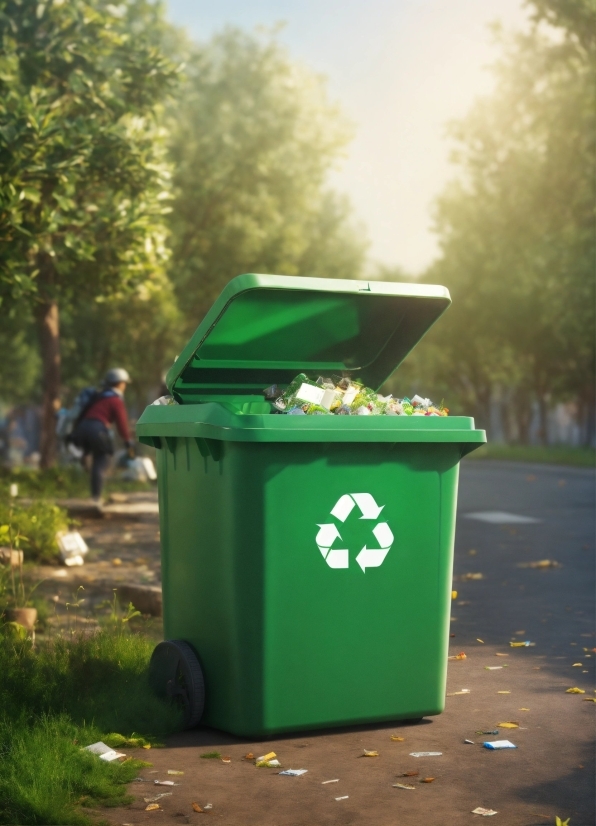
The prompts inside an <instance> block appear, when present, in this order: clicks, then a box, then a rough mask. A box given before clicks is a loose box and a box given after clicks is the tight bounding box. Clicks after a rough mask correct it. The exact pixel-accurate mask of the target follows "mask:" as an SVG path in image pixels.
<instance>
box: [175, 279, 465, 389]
mask: <svg viewBox="0 0 596 826" xmlns="http://www.w3.org/2000/svg"><path fill="white" fill-rule="evenodd" d="M450 303H451V298H450V296H449V291H448V290H447V289H446V288H445V287H439V286H434V285H428V284H415V283H405V284H398V283H392V282H388V281H348V280H340V279H334V278H306V277H295V276H284V275H256V274H246V275H239V276H237V277H236V278H234V279H232V281H230V283H229V284H228V285H227V286H226V287H225V289H224V290H223V292H222V293H221V295H220V296H219V298H218V299H217V301H215V303H214V304H213V306H212V307H211V309H210V310H209V312H208V313H207V315H206V316H205V318H204V319H203V321H202V322H201V323H200V324H199V326H198V327H197V329H196V331H195V333H194V335H193V336H192V338H191V339H190V341H189V342H188V344H187V345H186V347H185V348H184V350H183V351H182V353H181V354H180V356H179V357H178V359H177V360H176V362H175V363H174V365H173V366H172V367H171V368H170V370H169V372H168V375H167V377H166V384H167V386H168V389H169V391H170V393H171V394H172V395H173V396H174V398H175V399H176V400H177V401H178V402H180V403H182V404H184V403H187V404H193V403H197V402H200V401H207V400H209V398H210V397H213V396H216V395H217V396H221V395H243V396H244V395H253V394H260V393H261V392H262V390H263V388H264V387H267V386H268V385H270V384H279V385H282V386H283V385H287V384H289V383H290V381H291V380H292V379H293V378H294V377H295V376H296V374H297V373H306V375H308V376H309V377H311V378H314V379H316V378H317V377H318V376H320V375H325V376H329V375H335V376H349V377H351V378H354V379H358V380H360V381H362V382H363V383H364V384H365V385H367V386H368V387H372V388H374V389H377V388H378V387H380V386H381V385H382V384H383V382H384V381H385V380H386V379H387V378H388V377H389V376H390V375H391V374H392V373H393V372H394V370H395V369H396V368H397V367H398V366H399V364H401V362H402V361H403V360H404V358H405V357H406V356H407V355H408V353H409V352H410V351H411V350H412V349H413V348H414V347H415V345H416V344H417V343H418V342H419V341H420V339H421V338H422V336H423V335H424V334H425V333H426V332H427V330H428V329H429V328H430V327H431V326H432V325H433V324H434V322H435V321H436V320H437V319H438V318H439V316H440V315H441V314H442V313H443V312H444V311H445V310H446V309H447V307H448V306H449V304H450Z"/></svg>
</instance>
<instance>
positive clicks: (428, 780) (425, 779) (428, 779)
mask: <svg viewBox="0 0 596 826" xmlns="http://www.w3.org/2000/svg"><path fill="white" fill-rule="evenodd" d="M436 779H437V778H436V777H422V778H420V782H421V783H433V782H434V781H435V780H436Z"/></svg>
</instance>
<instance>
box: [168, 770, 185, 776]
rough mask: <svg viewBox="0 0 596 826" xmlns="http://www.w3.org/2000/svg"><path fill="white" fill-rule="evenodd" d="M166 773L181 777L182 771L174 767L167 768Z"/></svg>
mask: <svg viewBox="0 0 596 826" xmlns="http://www.w3.org/2000/svg"><path fill="white" fill-rule="evenodd" d="M168 774H173V775H176V777H182V775H183V774H184V772H179V771H177V770H176V769H168Z"/></svg>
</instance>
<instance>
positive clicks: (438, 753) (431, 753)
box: [410, 751, 443, 757]
mask: <svg viewBox="0 0 596 826" xmlns="http://www.w3.org/2000/svg"><path fill="white" fill-rule="evenodd" d="M442 756H443V752H442V751H411V752H410V757H442Z"/></svg>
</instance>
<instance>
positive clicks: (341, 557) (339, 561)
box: [327, 548, 350, 568]
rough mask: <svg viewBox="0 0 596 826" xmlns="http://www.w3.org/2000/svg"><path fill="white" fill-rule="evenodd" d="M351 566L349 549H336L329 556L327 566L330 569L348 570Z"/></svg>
mask: <svg viewBox="0 0 596 826" xmlns="http://www.w3.org/2000/svg"><path fill="white" fill-rule="evenodd" d="M349 564H350V555H349V553H348V549H347V548H334V549H333V550H332V551H329V554H328V555H327V565H329V567H330V568H347V567H348V565H349Z"/></svg>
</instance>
